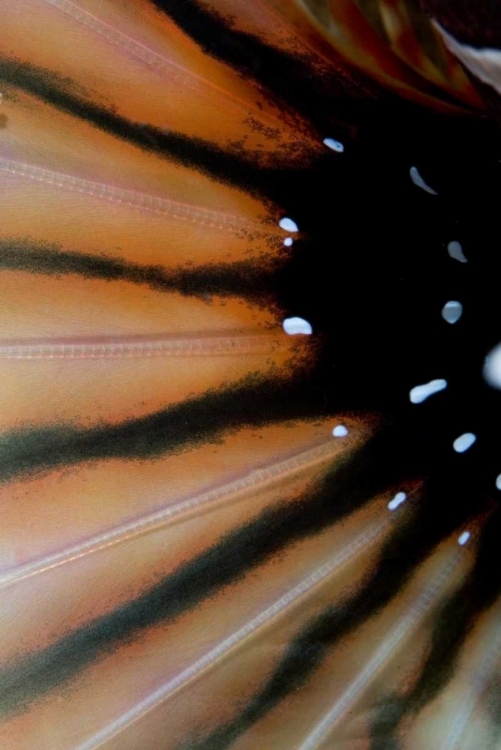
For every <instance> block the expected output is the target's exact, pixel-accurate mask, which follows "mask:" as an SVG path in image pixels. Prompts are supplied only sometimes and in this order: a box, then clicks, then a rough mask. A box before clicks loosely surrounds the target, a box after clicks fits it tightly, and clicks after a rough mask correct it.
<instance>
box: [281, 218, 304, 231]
mask: <svg viewBox="0 0 501 750" xmlns="http://www.w3.org/2000/svg"><path fill="white" fill-rule="evenodd" d="M278 226H279V227H281V228H282V229H285V231H286V232H298V231H299V228H298V225H297V224H296V222H295V221H292V219H289V217H288V216H284V218H283V219H280V221H279V222H278Z"/></svg>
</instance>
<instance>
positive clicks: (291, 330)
mask: <svg viewBox="0 0 501 750" xmlns="http://www.w3.org/2000/svg"><path fill="white" fill-rule="evenodd" d="M283 329H284V331H285V333H288V334H289V336H296V334H298V333H302V334H304V335H305V336H309V335H310V334H311V333H313V328H312V327H311V325H310V324H309V323H308V321H307V320H304V319H303V318H286V319H285V320H284V322H283Z"/></svg>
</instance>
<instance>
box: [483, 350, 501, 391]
mask: <svg viewBox="0 0 501 750" xmlns="http://www.w3.org/2000/svg"><path fill="white" fill-rule="evenodd" d="M484 378H485V380H486V381H487V383H489V385H491V386H492V387H493V388H501V344H498V345H497V346H495V347H494V349H493V350H492V351H491V352H490V353H489V354H488V355H487V357H486V360H485V362H484Z"/></svg>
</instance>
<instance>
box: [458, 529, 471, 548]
mask: <svg viewBox="0 0 501 750" xmlns="http://www.w3.org/2000/svg"><path fill="white" fill-rule="evenodd" d="M470 537H471V534H470V532H469V531H463V533H462V534H461V535H460V536H459V538H458V544H459V545H460V546H461V547H464V545H465V544H466V542H467V541H468V539H469V538H470Z"/></svg>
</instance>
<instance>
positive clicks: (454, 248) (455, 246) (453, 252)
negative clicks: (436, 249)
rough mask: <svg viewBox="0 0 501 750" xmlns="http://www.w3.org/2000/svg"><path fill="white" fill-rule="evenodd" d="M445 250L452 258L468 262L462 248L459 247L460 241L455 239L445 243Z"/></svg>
mask: <svg viewBox="0 0 501 750" xmlns="http://www.w3.org/2000/svg"><path fill="white" fill-rule="evenodd" d="M447 252H448V253H449V255H450V257H451V258H453V259H454V260H458V261H459V262H460V263H468V258H467V257H466V256H465V254H464V253H463V248H462V247H461V243H460V242H456V240H454V241H453V242H449V244H448V245H447Z"/></svg>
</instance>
